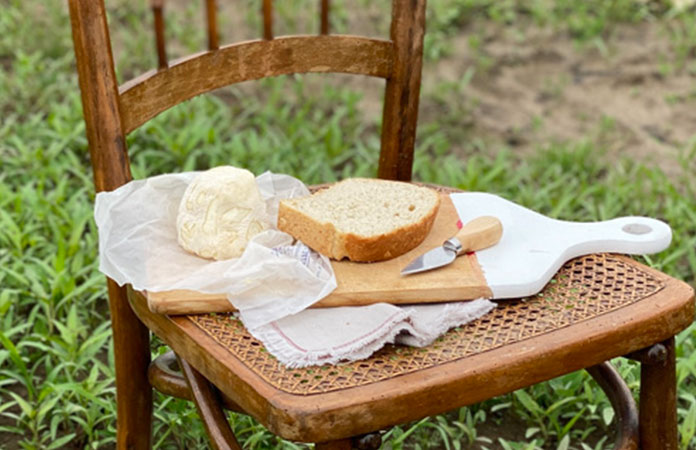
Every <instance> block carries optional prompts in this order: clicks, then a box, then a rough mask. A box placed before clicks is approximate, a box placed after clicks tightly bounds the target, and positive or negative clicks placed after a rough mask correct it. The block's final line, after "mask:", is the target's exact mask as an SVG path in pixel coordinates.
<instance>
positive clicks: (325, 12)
mask: <svg viewBox="0 0 696 450" xmlns="http://www.w3.org/2000/svg"><path fill="white" fill-rule="evenodd" d="M319 5H320V6H319V17H320V25H319V33H320V34H329V0H319Z"/></svg>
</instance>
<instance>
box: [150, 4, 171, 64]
mask: <svg viewBox="0 0 696 450" xmlns="http://www.w3.org/2000/svg"><path fill="white" fill-rule="evenodd" d="M150 7H151V8H152V17H153V19H154V26H155V48H156V49H157V67H159V68H160V69H164V68H166V67H167V65H168V62H167V49H166V41H165V37H164V26H165V25H164V0H150Z"/></svg>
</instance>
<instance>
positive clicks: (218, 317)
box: [188, 254, 664, 395]
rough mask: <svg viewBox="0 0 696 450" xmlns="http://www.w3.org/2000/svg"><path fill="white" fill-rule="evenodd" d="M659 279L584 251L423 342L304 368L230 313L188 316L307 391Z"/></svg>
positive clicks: (550, 317)
mask: <svg viewBox="0 0 696 450" xmlns="http://www.w3.org/2000/svg"><path fill="white" fill-rule="evenodd" d="M663 287H664V282H663V281H661V280H659V279H657V278H655V277H653V276H652V275H651V274H649V273H648V272H646V271H643V270H641V269H640V268H639V267H637V266H634V265H632V264H629V263H627V261H626V260H625V259H623V258H621V257H617V256H616V255H611V254H597V255H591V256H585V257H581V258H577V259H574V260H572V261H570V262H568V263H567V264H565V266H563V268H562V269H561V270H560V271H559V272H558V273H557V274H556V276H555V277H554V278H553V279H552V280H551V282H550V283H549V284H548V285H547V286H546V288H545V289H544V290H543V291H542V292H541V293H539V294H537V295H535V296H533V297H527V298H523V299H518V300H503V301H499V302H498V306H497V308H496V309H495V310H493V311H492V312H491V313H489V314H488V315H485V316H483V317H481V318H480V319H478V320H475V321H473V322H470V323H468V324H466V325H464V326H461V327H458V328H455V329H452V330H450V331H449V332H448V333H447V334H445V335H444V336H442V337H440V338H439V339H437V341H436V342H434V343H433V344H431V345H430V346H428V347H425V348H413V347H406V346H400V345H387V346H386V347H384V348H383V349H382V350H380V351H378V352H377V353H375V354H374V355H372V356H371V357H370V358H368V359H366V360H362V361H355V362H352V363H348V364H343V365H338V366H331V365H324V366H318V367H311V368H303V369H288V368H286V367H285V366H283V365H282V364H280V363H279V362H278V361H277V360H276V359H275V358H274V357H273V356H272V355H271V354H269V353H268V352H267V351H266V350H265V349H264V347H263V344H261V343H260V342H259V341H258V340H256V339H255V338H254V337H253V336H251V335H250V334H249V332H248V331H247V330H246V328H245V327H244V325H243V324H242V323H241V321H239V319H237V318H235V317H234V316H233V315H230V314H211V315H191V316H188V320H190V321H191V322H193V323H194V324H195V325H196V326H197V327H199V328H200V329H201V330H202V331H204V332H205V333H206V334H207V335H209V336H210V337H212V338H213V339H214V340H215V341H216V342H217V343H219V344H220V346H221V347H222V348H224V349H225V351H226V352H229V354H230V355H231V356H234V357H235V358H237V359H239V360H240V361H242V362H243V363H244V364H245V365H247V366H248V367H249V368H250V369H251V370H252V371H253V372H254V373H256V374H257V375H258V376H259V377H261V378H262V379H263V380H265V381H266V382H267V383H269V384H270V385H272V386H274V387H275V388H277V389H279V390H282V391H284V392H288V393H291V394H299V395H312V394H318V393H325V392H331V391H337V390H341V389H347V388H353V387H357V386H364V385H367V384H370V383H375V382H378V381H382V380H385V379H389V378H393V377H396V376H399V375H403V374H406V373H411V372H415V371H418V370H422V369H427V368H431V367H433V366H437V365H441V364H446V363H448V362H452V361H455V360H458V359H461V358H466V357H468V356H471V355H474V354H478V353H483V352H486V351H488V350H492V349H495V348H499V347H502V346H504V345H507V344H511V343H514V342H518V341H522V340H525V339H529V338H532V337H534V336H538V335H541V334H544V333H549V332H551V331H554V330H558V329H561V328H565V327H569V326H571V325H574V324H578V323H580V322H582V321H585V320H587V319H590V318H593V317H596V316H598V315H601V314H604V313H607V312H610V311H614V310H617V309H619V308H623V307H626V306H627V305H631V304H633V303H635V302H639V301H641V300H642V299H644V298H646V297H649V296H651V295H653V294H655V293H656V292H658V291H659V290H660V289H662V288H663Z"/></svg>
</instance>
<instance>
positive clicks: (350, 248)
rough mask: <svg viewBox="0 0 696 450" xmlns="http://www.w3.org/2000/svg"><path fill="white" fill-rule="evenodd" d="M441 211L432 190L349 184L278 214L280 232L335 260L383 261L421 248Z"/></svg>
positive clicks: (286, 205) (291, 202)
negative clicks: (418, 247) (438, 211)
mask: <svg viewBox="0 0 696 450" xmlns="http://www.w3.org/2000/svg"><path fill="white" fill-rule="evenodd" d="M439 206H440V195H439V194H438V193H437V192H436V191H434V190H432V189H429V188H425V187H420V186H416V185H413V184H409V183H403V182H399V181H387V180H377V179H366V178H349V179H346V180H344V181H341V182H339V183H336V184H335V185H333V186H331V187H329V188H327V189H324V190H321V191H319V192H317V193H315V194H313V195H311V196H309V197H300V198H293V199H287V200H283V201H281V202H280V206H279V208H278V229H279V230H281V231H285V232H286V233H288V234H290V235H292V236H293V237H294V238H296V239H299V240H300V241H302V242H304V243H305V244H306V245H307V246H309V247H310V248H312V249H314V250H316V251H317V252H319V253H321V254H322V255H326V256H328V257H329V258H332V259H336V260H340V259H343V258H348V259H350V260H351V261H362V262H370V261H382V260H385V259H390V258H395V257H397V256H400V255H402V254H404V253H406V252H408V251H409V250H411V249H413V248H415V247H417V246H418V245H419V244H420V243H421V242H423V239H425V237H426V236H427V235H428V233H429V232H430V229H431V228H432V226H433V222H434V221H435V215H436V214H437V210H438V208H439Z"/></svg>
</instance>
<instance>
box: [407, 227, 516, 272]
mask: <svg viewBox="0 0 696 450" xmlns="http://www.w3.org/2000/svg"><path fill="white" fill-rule="evenodd" d="M502 235H503V224H502V223H500V220H498V218H496V217H493V216H481V217H477V218H476V219H473V220H471V221H470V222H467V223H466V225H464V226H463V227H462V228H460V229H459V231H458V232H457V234H455V235H454V236H453V237H451V238H449V239H447V240H446V241H445V242H444V243H443V244H442V247H437V248H434V249H432V250H430V251H428V252H426V253H424V254H423V255H421V256H419V257H418V258H416V259H414V260H413V261H412V262H411V263H410V264H409V265H408V266H406V267H405V268H404V269H403V270H402V271H401V275H410V274H414V273H419V272H425V271H426V270H432V269H437V268H438V267H442V266H446V265H447V264H450V263H451V262H452V261H454V260H455V259H456V258H457V256H459V255H461V254H463V253H468V252H474V251H477V250H483V249H484V248H487V247H490V246H492V245H495V244H496V243H498V241H499V240H500V237H501V236H502Z"/></svg>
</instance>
